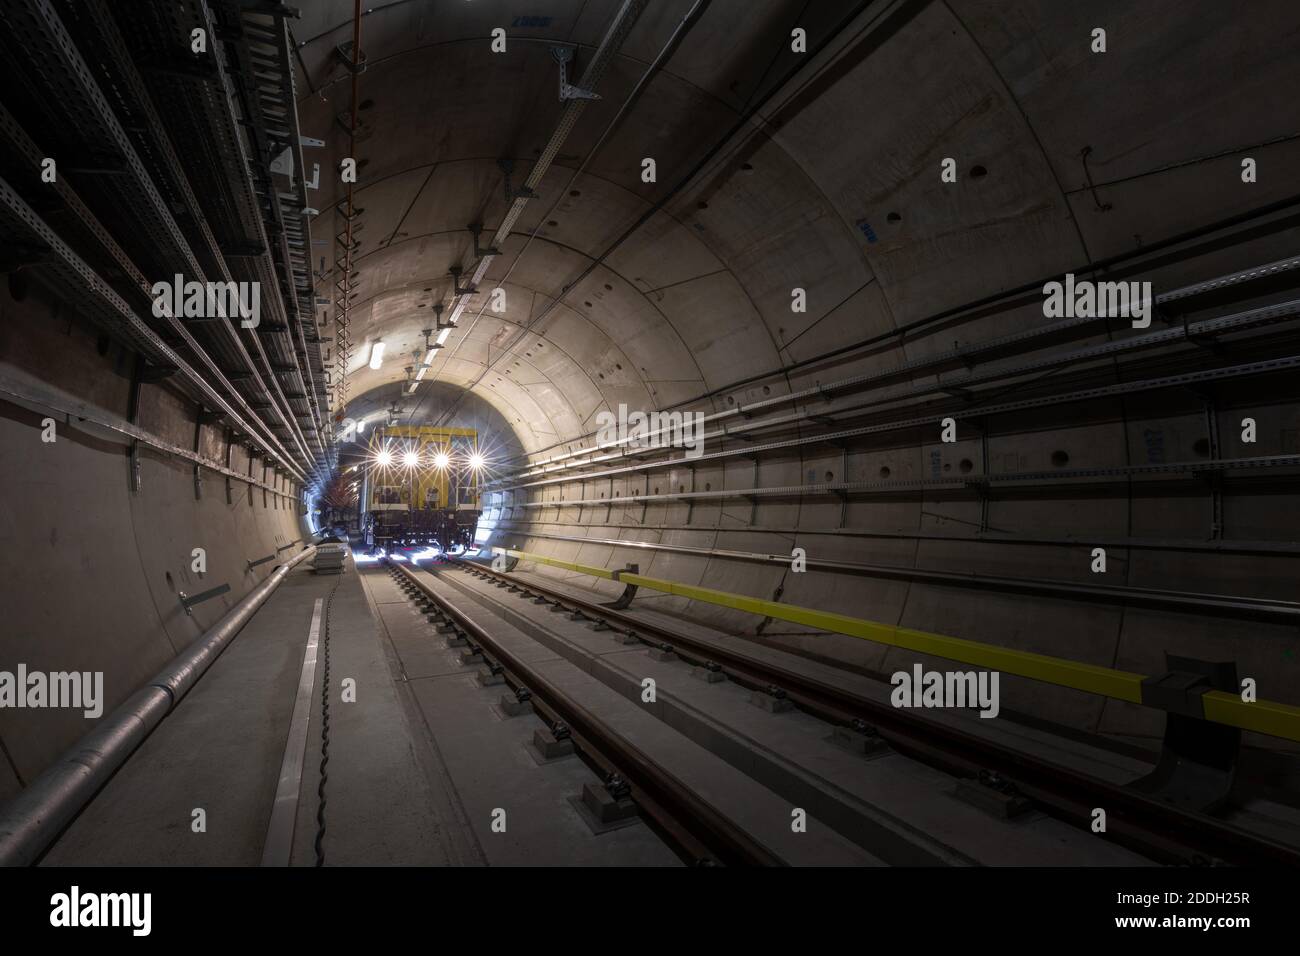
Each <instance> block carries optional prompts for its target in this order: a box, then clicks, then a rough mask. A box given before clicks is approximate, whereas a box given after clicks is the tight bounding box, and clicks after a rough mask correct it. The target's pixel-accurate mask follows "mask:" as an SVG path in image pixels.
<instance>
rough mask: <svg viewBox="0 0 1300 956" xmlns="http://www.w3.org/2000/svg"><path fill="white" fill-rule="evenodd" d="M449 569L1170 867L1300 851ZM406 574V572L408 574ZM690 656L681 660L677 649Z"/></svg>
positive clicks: (539, 589)
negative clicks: (1101, 817) (584, 620)
mask: <svg viewBox="0 0 1300 956" xmlns="http://www.w3.org/2000/svg"><path fill="white" fill-rule="evenodd" d="M449 561H450V562H451V566H453V567H458V568H460V569H461V570H464V571H467V572H471V573H475V574H478V575H479V576H481V577H486V578H491V579H494V580H498V581H503V582H510V583H511V584H514V585H517V586H518V587H519V588H521V589H522V591H523V592H525V593H526V592H535V593H537V594H540V595H543V596H547V597H550V598H551V599H552V601H553V602H555V603H558V604H560V605H565V606H569V607H571V608H574V609H576V610H579V611H581V612H582V613H583V614H584V615H586V616H589V617H592V618H595V619H597V620H601V619H603V620H605V621H606V622H609V623H610V624H611V627H612V629H615V630H622V631H625V632H627V633H629V634H634V635H636V636H637V637H642V636H643V635H645V636H649V637H652V638H653V639H654V640H652V641H650V643H660V642H662V643H668V644H671V645H672V647H673V650H674V652H675V653H677V655H678V656H679V657H683V658H684V659H687V660H690V658H691V657H694V658H695V660H696V661H698V662H699V663H700V664H704V663H707V662H710V661H711V662H716V663H719V664H722V665H723V666H724V667H725V668H726V670H727V674H728V676H729V677H731V678H733V679H735V680H736V681H737V683H740V684H742V685H743V686H750V687H754V688H759V689H761V688H766V687H769V686H773V685H775V686H777V687H780V688H781V689H783V690H785V691H786V694H787V696H788V697H789V698H790V699H791V700H792V701H794V703H795V704H797V705H798V706H799V707H801V708H802V709H804V710H807V711H809V712H811V713H813V714H815V715H816V716H819V717H821V718H822V719H825V720H828V721H830V722H832V723H835V724H840V725H846V726H858V727H861V726H863V724H865V725H866V726H867V727H875V728H877V729H878V730H879V731H880V733H881V735H882V736H883V737H885V738H886V739H887V740H889V741H890V743H891V744H893V745H895V746H896V747H897V749H899V750H901V751H904V752H911V753H915V754H917V755H919V756H922V757H925V758H927V759H930V760H933V761H937V762H940V763H942V764H943V765H944V766H946V767H953V768H959V769H960V770H962V771H964V772H966V773H975V772H978V771H979V770H994V771H996V772H997V773H998V774H999V775H1001V776H1003V777H1004V778H1006V779H1008V780H1010V781H1011V782H1013V783H1014V784H1015V785H1016V786H1017V787H1018V788H1019V789H1020V791H1021V792H1022V793H1023V794H1024V795H1025V796H1027V797H1029V798H1030V799H1032V800H1034V801H1035V802H1036V803H1038V804H1040V805H1041V806H1042V808H1043V809H1044V810H1045V811H1046V812H1048V813H1050V814H1051V815H1052V816H1054V817H1056V818H1058V819H1060V820H1062V821H1064V822H1066V823H1069V824H1072V825H1074V826H1079V827H1089V826H1090V824H1091V822H1092V817H1091V809H1092V808H1093V807H1105V808H1106V813H1107V831H1106V834H1105V838H1106V839H1112V840H1115V841H1116V842H1118V843H1121V844H1123V845H1126V846H1129V847H1130V848H1132V849H1135V850H1137V851H1139V852H1141V853H1144V854H1147V855H1151V856H1153V857H1154V858H1156V859H1162V860H1165V861H1168V862H1173V863H1182V864H1187V863H1198V862H1199V863H1204V862H1211V860H1209V859H1207V858H1206V856H1207V855H1208V856H1209V857H1211V858H1213V859H1214V860H1222V861H1225V862H1229V863H1233V864H1240V865H1274V866H1276V865H1286V866H1297V865H1300V849H1297V848H1295V847H1290V846H1286V845H1284V844H1280V843H1277V842H1275V841H1272V840H1269V839H1267V838H1265V837H1261V836H1259V835H1257V834H1254V833H1251V832H1250V831H1248V830H1245V829H1243V828H1241V827H1238V826H1235V825H1233V824H1230V823H1227V822H1225V821H1223V820H1219V819H1216V818H1214V817H1211V816H1209V815H1207V814H1204V813H1198V812H1196V811H1192V810H1187V809H1182V808H1178V807H1174V806H1172V805H1170V804H1166V803H1163V802H1161V801H1159V800H1156V799H1153V798H1151V797H1147V796H1145V795H1143V794H1141V793H1139V792H1137V791H1134V790H1130V789H1128V788H1126V787H1123V786H1120V785H1117V784H1114V783H1111V782H1109V781H1105V780H1101V779H1098V778H1096V777H1092V776H1089V775H1087V774H1084V773H1081V772H1079V771H1077V770H1074V769H1072V768H1069V767H1064V766H1062V765H1060V764H1056V763H1053V762H1051V761H1048V760H1044V759H1042V758H1039V757H1035V756H1033V755H1031V754H1027V753H1025V752H1023V751H1019V750H1015V749H1013V748H1010V747H1005V746H1003V745H1000V744H997V743H995V742H993V741H990V740H987V739H985V738H983V737H981V736H979V735H976V734H972V733H969V732H967V731H965V730H962V729H960V728H956V727H953V726H950V725H948V724H946V723H942V722H939V721H934V720H930V719H927V718H926V717H924V716H923V715H919V714H917V713H916V712H914V711H910V710H902V709H899V708H895V707H892V706H890V705H889V704H887V703H884V702H882V701H876V700H871V699H869V698H865V697H861V696H858V695H856V694H853V693H851V692H850V691H848V690H846V689H844V688H842V687H837V686H835V685H834V684H830V683H827V682H825V681H822V680H819V679H817V678H816V677H812V676H810V675H808V674H804V673H801V672H799V671H797V670H793V669H790V668H786V667H782V666H780V665H779V664H774V663H772V662H769V661H764V660H759V659H755V658H753V657H750V656H748V655H746V654H743V653H742V652H740V651H737V650H731V649H729V648H728V647H727V646H725V645H723V644H721V643H719V644H711V643H706V642H704V641H701V640H698V639H696V638H693V637H691V636H690V635H689V634H685V633H682V632H680V631H676V630H672V629H670V628H667V627H664V626H661V625H658V624H654V623H652V622H650V621H647V620H646V619H645V618H641V617H637V616H635V615H632V614H628V613H626V612H623V611H616V610H612V609H610V608H607V607H604V606H603V605H601V604H598V603H596V602H595V601H588V600H585V599H582V598H577V597H574V596H572V595H570V594H568V593H566V592H562V591H559V590H557V589H555V588H550V587H547V586H546V585H544V584H539V583H537V582H536V581H534V580H528V581H524V580H522V579H519V578H517V577H512V576H511V574H510V573H507V572H503V571H498V570H495V569H494V568H492V567H490V566H488V565H485V564H480V563H477V562H471V561H467V560H465V559H463V558H450V559H449ZM408 574H409V572H408ZM684 649H685V650H686V651H688V653H686V654H683V653H682V651H683V650H684Z"/></svg>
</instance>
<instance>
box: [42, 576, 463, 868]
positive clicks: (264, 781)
mask: <svg viewBox="0 0 1300 956" xmlns="http://www.w3.org/2000/svg"><path fill="white" fill-rule="evenodd" d="M335 587H337V593H336V595H335V597H334V601H333V608H332V614H331V622H330V632H331V635H330V642H331V655H332V674H333V678H334V679H333V681H332V683H333V684H334V685H335V691H334V694H335V700H336V701H337V688H338V686H339V682H340V681H341V680H342V678H344V677H352V678H354V679H355V680H356V682H357V701H356V703H355V704H342V703H335V705H334V706H333V709H332V731H331V746H330V764H329V781H328V788H327V800H328V804H327V816H326V823H327V829H326V835H325V841H324V847H325V852H326V860H327V863H330V864H335V863H337V864H347V863H366V864H437V863H444V862H447V860H448V859H449V855H448V853H447V851H446V850H445V848H444V841H443V836H442V823H441V821H440V819H439V818H438V817H437V815H436V813H435V812H434V810H433V805H434V804H433V801H432V800H431V798H430V796H429V793H428V791H429V782H428V780H427V779H426V777H425V774H424V772H423V769H422V767H421V766H420V764H419V762H418V760H417V757H416V750H415V745H414V743H413V740H412V731H411V728H410V726H408V724H407V722H406V716H405V712H404V711H403V709H402V707H401V705H400V703H399V701H398V697H397V694H396V692H395V690H394V687H393V683H392V680H391V678H390V674H389V671H388V666H387V661H386V659H385V655H384V651H383V648H382V646H381V644H380V641H379V635H378V632H377V629H376V625H375V621H374V618H373V616H372V614H371V612H370V608H369V606H368V604H367V601H366V597H365V595H364V593H363V591H362V588H361V584H360V582H359V580H358V576H357V574H356V572H355V570H353V569H352V568H351V566H350V565H349V569H348V571H347V573H345V574H343V575H341V576H317V575H316V574H315V573H314V572H313V571H311V570H310V568H307V567H305V566H304V567H300V568H298V569H296V570H295V571H294V572H293V573H291V574H290V575H289V576H288V578H286V580H285V582H284V583H283V584H282V585H281V586H280V588H279V589H278V590H277V591H276V592H275V593H274V594H273V595H272V596H271V597H270V599H269V600H268V601H267V603H266V604H265V605H264V606H263V607H262V608H261V610H260V611H259V612H258V613H257V614H256V615H255V616H254V618H253V620H252V621H250V622H249V624H248V625H247V626H246V627H245V628H244V630H243V631H242V632H241V633H240V634H239V635H238V637H236V639H235V640H234V641H233V642H232V643H231V644H230V646H229V647H228V648H227V649H226V651H225V653H223V654H222V655H221V657H219V658H218V659H217V660H216V662H215V663H214V664H213V665H212V667H211V668H210V669H209V670H208V672H207V673H206V674H205V675H204V676H203V678H202V679H201V680H200V681H199V682H198V684H197V685H196V686H195V688H194V689H193V690H192V691H191V692H190V693H189V694H188V695H187V696H186V697H185V698H184V699H183V700H182V701H181V702H180V704H179V705H178V706H177V707H176V709H175V710H174V711H173V712H172V713H171V715H170V716H168V718H167V719H166V720H165V721H163V723H162V724H161V725H160V726H159V727H158V729H157V730H155V731H154V733H153V734H152V735H151V736H150V737H149V738H148V739H147V740H146V741H145V742H144V744H143V745H142V746H141V747H140V749H139V750H137V751H136V753H135V754H133V755H132V756H131V758H130V759H129V760H128V761H127V763H126V764H125V765H124V766H123V767H122V769H121V770H120V771H119V772H118V773H117V774H116V776H114V777H113V779H112V780H111V781H109V783H108V785H107V786H106V787H105V788H104V789H103V791H101V792H100V794H99V795H98V796H97V797H96V799H95V800H94V801H92V803H91V804H90V805H89V806H88V807H87V808H86V810H85V811H84V812H83V813H82V814H81V815H80V817H78V818H77V820H75V821H74V822H73V824H72V825H71V826H70V827H69V828H68V830H67V831H66V832H65V833H64V835H63V836H62V838H61V839H60V840H59V841H58V842H57V843H56V844H55V845H54V846H53V847H52V848H51V850H50V851H49V853H48V854H47V855H46V857H45V860H44V863H45V864H46V865H59V864H78V865H99V864H110V865H117V864H138V865H257V864H258V863H259V862H260V860H261V853H262V847H263V843H264V840H265V837H266V827H267V823H268V821H269V818H270V812H271V805H272V802H273V800H274V796H275V790H276V784H277V778H278V774H279V769H280V762H281V759H282V756H283V753H284V747H285V740H286V735H287V733H288V730H289V721H290V715H291V713H292V709H293V701H294V693H295V690H296V687H297V684H298V680H299V674H300V671H301V667H302V659H303V653H304V649H305V646H306V641H307V634H308V629H309V626H310V623H311V617H312V609H313V606H314V604H315V601H316V600H317V599H318V598H327V597H328V595H329V592H330V590H331V589H332V588H335ZM322 637H323V635H322ZM320 679H321V671H320V669H318V671H317V684H316V688H315V690H314V692H313V706H312V715H313V716H312V720H311V723H310V726H309V729H308V742H307V751H306V761H305V764H306V766H305V768H304V774H303V781H302V791H301V799H300V802H299V807H298V816H297V831H296V832H297V839H296V840H295V848H294V855H293V860H294V862H295V863H301V864H310V863H311V862H313V859H314V856H313V849H312V842H313V840H314V836H315V829H316V819H315V817H316V807H317V796H316V784H317V780H318V777H317V775H316V768H317V766H318V763H319V759H320V751H319V746H320V744H319V723H318V720H319V695H320ZM200 809H201V810H203V811H204V813H205V815H206V831H205V832H195V830H194V828H193V826H192V823H193V820H194V811H195V810H200Z"/></svg>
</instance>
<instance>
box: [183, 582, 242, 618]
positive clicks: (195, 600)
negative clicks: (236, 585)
mask: <svg viewBox="0 0 1300 956" xmlns="http://www.w3.org/2000/svg"><path fill="white" fill-rule="evenodd" d="M229 590H230V585H229V584H219V585H217V586H216V587H215V588H209V589H208V590H207V591H201V592H199V593H198V594H195V595H192V596H191V595H189V594H186V593H185V592H184V591H177V592H176V596H177V597H178V598H180V599H181V607H183V608H185V613H186V614H193V613H194V612H193V611H192V610H190V609H191V608H193V607H194V605H196V604H202V603H203V602H204V601H210V600H211V599H212V598H214V597H218V596H219V595H222V594H225V593H226V592H227V591H229Z"/></svg>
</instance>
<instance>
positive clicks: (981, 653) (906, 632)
mask: <svg viewBox="0 0 1300 956" xmlns="http://www.w3.org/2000/svg"><path fill="white" fill-rule="evenodd" d="M492 551H493V553H494V554H505V555H509V556H510V557H513V558H518V559H520V560H521V561H532V562H534V563H536V564H545V565H549V566H550V567H554V568H563V569H564V570H566V571H576V572H577V573H579V574H586V575H589V576H591V577H595V578H602V579H604V580H606V581H619V582H621V583H623V584H635V585H636V586H637V587H642V588H648V589H650V590H652V591H659V592H662V593H664V594H674V595H677V596H678V597H684V598H688V599H690V600H692V601H702V602H704V603H705V604H714V605H717V606H718V607H727V608H732V609H733V610H737V611H745V612H746V613H749V614H757V615H760V616H762V617H770V618H774V619H776V620H779V621H789V622H791V623H793V624H803V625H806V626H808V627H813V628H816V629H817V630H821V631H831V632H833V633H836V634H847V635H848V636H850V637H860V638H862V639H863V640H867V641H875V642H876V643H878V644H888V645H890V646H892V647H904V648H907V649H908V650H911V651H917V652H919V653H922V654H931V655H933V656H935V657H942V658H945V659H947V660H950V661H958V662H960V663H963V664H973V665H975V666H977V667H987V668H989V669H991V670H996V671H1000V672H1002V673H1006V674H1015V675H1017V676H1019V677H1028V678H1030V679H1031V680H1038V681H1043V682H1044V683H1048V684H1055V685H1056V686H1058V687H1069V688H1072V689H1074V690H1081V691H1085V692H1087V693H1090V694H1100V695H1102V696H1104V697H1111V698H1114V699H1115V700H1124V701H1128V702H1129V703H1132V704H1141V703H1142V702H1143V700H1142V686H1143V682H1144V681H1145V680H1147V675H1145V674H1136V673H1133V672H1132V671H1121V670H1115V669H1113V668H1110V667H1097V666H1095V665H1093V664H1083V663H1080V662H1079V661H1072V660H1067V659H1066V658H1063V657H1049V656H1048V655H1046V654H1034V653H1032V652H1030V651H1018V650H1014V649H1012V648H1009V647H998V646H997V645H994V644H982V643H980V642H979V641H968V640H965V639H964V638H960V637H948V636H946V635H943V634H930V633H927V632H926V631H914V630H912V629H910V628H906V627H898V626H896V625H893V624H881V623H878V622H876V621H866V620H863V619H861V618H856V617H849V616H848V615H846V614H836V613H834V612H832V611H819V610H817V609H816V608H810V607H800V606H798V605H795V604H780V603H778V602H776V601H767V600H764V599H762V598H754V597H748V596H746V595H743V594H733V593H731V592H729V591H716V590H714V589H713V588H704V587H698V586H696V585H691V584H680V583H678V582H676V581H665V580H662V579H659V578H650V577H646V576H645V575H643V574H632V573H631V572H627V571H617V570H609V569H606V568H597V567H594V566H592V565H586V564H575V563H573V562H572V561H561V560H559V559H558V558H548V557H544V556H543V555H539V554H531V553H529V552H527V551H512V550H509V549H507V548H493V549H492ZM1201 700H1202V706H1203V707H1204V716H1205V719H1206V720H1212V721H1214V722H1216V723H1220V724H1227V725H1229V726H1232V727H1239V728H1241V729H1243V730H1253V731H1255V732H1257V733H1261V734H1268V735H1270V736H1273V737H1283V738H1285V739H1287V740H1295V741H1300V707H1293V706H1291V705H1290V704H1280V703H1277V702H1275V701H1268V700H1258V701H1254V702H1251V703H1247V702H1246V701H1243V700H1242V699H1241V697H1240V696H1238V695H1236V694H1229V693H1226V692H1224V691H1207V692H1206V693H1205V694H1204V695H1203V696H1202V698H1201Z"/></svg>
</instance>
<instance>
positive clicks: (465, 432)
mask: <svg viewBox="0 0 1300 956" xmlns="http://www.w3.org/2000/svg"><path fill="white" fill-rule="evenodd" d="M370 444H371V452H370V453H371V457H372V458H373V456H374V455H375V453H376V452H378V450H379V449H380V448H387V449H388V450H389V451H391V452H392V454H393V464H392V465H391V466H389V467H388V468H379V467H378V466H372V471H371V481H370V482H368V483H367V489H366V491H367V495H366V497H367V500H366V501H365V502H364V506H365V507H364V510H367V511H371V510H383V509H384V506H385V505H388V506H389V507H390V508H391V507H393V506H394V505H410V506H411V507H412V510H416V511H422V510H424V509H425V506H426V504H427V505H428V506H429V507H430V508H431V509H439V508H477V507H478V494H479V488H478V475H477V474H476V473H475V471H474V470H473V469H471V468H467V467H465V466H464V464H463V462H464V459H465V457H466V456H467V455H468V454H469V453H470V452H471V451H474V450H476V449H477V447H478V432H477V431H476V430H475V429H473V428H443V427H436V426H433V425H392V426H388V427H385V428H377V429H375V431H374V432H373V433H372V435H371V439H370ZM411 450H414V451H416V452H418V453H419V455H420V461H421V464H420V466H419V467H418V468H416V469H414V470H412V469H408V468H407V467H406V466H405V465H404V464H402V456H403V455H405V454H406V453H407V452H408V451H411ZM438 452H446V453H447V454H448V455H449V456H451V459H452V465H451V466H450V467H448V468H435V467H434V466H433V458H434V455H436V454H437V453H438ZM381 489H392V491H391V492H390V493H389V495H387V497H388V498H396V499H398V500H397V501H385V500H384V499H385V497H386V496H385V495H384V494H383V493H382V492H381ZM453 492H458V494H454V495H453ZM412 497H414V501H412V500H411V498H412Z"/></svg>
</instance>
